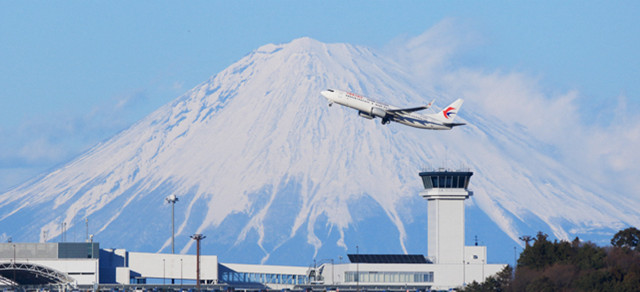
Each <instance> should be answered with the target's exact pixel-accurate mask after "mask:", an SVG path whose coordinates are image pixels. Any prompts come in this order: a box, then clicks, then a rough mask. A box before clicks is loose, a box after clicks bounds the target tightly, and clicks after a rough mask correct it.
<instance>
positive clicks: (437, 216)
mask: <svg viewBox="0 0 640 292" xmlns="http://www.w3.org/2000/svg"><path fill="white" fill-rule="evenodd" d="M472 175H473V172H471V171H450V170H445V169H438V170H434V171H424V172H421V173H420V176H421V177H422V183H423V184H424V190H423V191H422V192H420V195H421V196H422V197H423V198H425V199H427V200H428V204H429V207H428V208H429V210H428V214H427V216H428V220H429V222H428V225H429V226H428V229H429V231H428V236H429V238H428V244H429V247H428V252H429V257H430V258H431V260H432V261H433V263H435V264H461V263H463V261H464V250H465V247H464V200H466V199H467V198H469V196H472V195H473V192H472V191H469V190H467V187H468V185H469V180H470V178H471V176H472Z"/></svg>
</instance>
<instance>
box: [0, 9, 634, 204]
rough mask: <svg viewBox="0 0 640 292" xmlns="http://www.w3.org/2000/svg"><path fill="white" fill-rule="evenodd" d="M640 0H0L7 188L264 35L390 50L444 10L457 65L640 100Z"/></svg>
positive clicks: (590, 109)
mask: <svg viewBox="0 0 640 292" xmlns="http://www.w3.org/2000/svg"><path fill="white" fill-rule="evenodd" d="M638 15H640V2H638V1H597V2H596V1H586V2H585V1H486V2H476V1H188V2H182V1H108V2H98V1H59V2H57V1H11V2H10V1H4V0H0V88H2V90H0V100H1V101H2V106H1V107H0V137H2V138H0V192H3V191H6V190H8V189H9V188H11V187H13V186H16V185H17V184H20V183H22V182H24V181H25V180H27V179H29V178H31V177H33V176H35V175H38V174H40V173H42V172H44V171H46V170H48V169H51V168H54V167H56V166H59V165H60V164H62V163H64V162H67V161H69V160H70V159H72V158H73V157H75V156H77V155H78V154H80V153H82V151H84V150H86V149H88V148H89V147H91V146H93V145H95V144H96V143H98V142H100V141H102V140H105V139H107V138H109V137H111V136H112V135H113V134H115V133H117V132H118V131H121V130H123V129H125V128H126V127H128V126H129V125H131V124H132V123H134V122H135V121H137V120H139V119H141V118H142V117H144V116H145V115H147V114H149V113H150V112H152V111H153V110H155V109H157V108H158V107H160V106H161V105H163V104H165V103H167V102H169V101H170V100H172V99H174V98H176V97H178V96H179V95H181V94H182V93H184V92H185V91H186V90H188V89H190V88H192V87H194V86H195V85H197V84H199V83H201V82H203V81H205V80H206V79H207V78H209V77H210V76H212V75H215V74H216V73H218V72H219V71H221V70H222V69H224V68H226V67H227V66H229V65H230V64H232V63H234V62H235V61H237V60H239V59H240V58H241V57H242V56H244V55H246V54H248V53H249V52H251V51H252V50H254V49H256V48H258V47H259V46H262V45H264V44H267V43H286V42H290V41H291V40H293V39H296V38H299V37H303V36H308V37H311V38H314V39H317V40H319V41H322V42H327V43H334V42H345V43H351V44H356V45H365V46H369V47H373V48H384V47H385V46H388V45H390V44H392V43H393V41H394V40H398V39H403V38H411V37H414V36H417V35H420V34H421V33H423V32H425V31H427V30H428V29H430V28H431V27H433V26H435V25H437V24H438V23H441V22H442V21H443V20H451V21H452V22H453V23H454V24H455V25H456V26H457V27H458V31H464V32H465V35H466V36H467V37H468V38H466V39H465V42H464V46H463V47H462V48H458V50H459V52H458V53H457V58H456V59H455V63H456V64H453V66H465V67H470V68H474V69H476V70H483V71H486V72H493V71H496V72H520V73H523V74H527V75H528V76H532V77H533V78H535V79H537V80H539V83H540V84H542V86H543V88H544V90H545V91H548V92H551V93H553V92H566V91H570V90H577V91H579V92H580V101H579V105H580V110H579V112H580V113H581V114H582V115H583V117H582V119H583V120H585V121H586V122H589V120H590V119H589V116H590V115H597V113H598V112H597V110H598V108H599V107H611V106H612V105H613V104H615V103H616V101H617V100H618V99H619V97H620V96H624V97H626V100H627V106H628V109H626V110H627V112H630V113H632V114H635V115H637V113H638V111H637V109H638V108H639V107H638V104H639V103H640V102H639V100H640V74H639V72H640V71H638V68H640V53H639V52H640V24H639V20H638V17H637V16H638Z"/></svg>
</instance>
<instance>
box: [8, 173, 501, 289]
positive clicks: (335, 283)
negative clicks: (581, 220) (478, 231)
mask: <svg viewBox="0 0 640 292" xmlns="http://www.w3.org/2000/svg"><path fill="white" fill-rule="evenodd" d="M472 175H473V173H472V172H470V171H450V170H444V169H439V170H433V171H425V172H421V173H420V176H421V177H422V182H423V184H424V187H425V189H424V190H423V191H422V192H421V193H420V194H421V196H422V197H423V198H425V199H427V200H428V211H427V212H428V256H424V255H404V254H349V255H348V258H349V262H348V263H334V262H323V263H318V264H317V265H316V264H311V265H308V263H300V264H301V265H302V266H276V265H248V264H233V263H220V262H218V257H217V256H215V255H200V256H199V257H198V256H196V255H186V254H164V253H143V252H133V251H127V250H124V249H100V248H99V244H98V243H94V242H86V243H76V242H74V243H71V242H61V243H1V244H0V286H4V287H10V286H21V287H43V286H47V287H49V288H50V289H55V290H62V289H70V288H81V289H88V288H94V289H95V288H99V289H100V290H113V289H119V290H122V289H126V290H130V289H136V290H140V289H151V288H172V289H176V290H178V289H179V290H183V289H190V288H196V287H200V288H201V289H207V290H231V289H234V290H252V291H258V290H266V289H274V290H275V289H278V290H281V289H291V290H306V289H309V288H311V289H313V290H332V291H338V290H343V291H360V290H368V291H407V290H411V291H417V290H420V291H430V290H448V289H451V288H456V287H461V286H464V285H465V284H467V283H471V282H472V281H477V282H482V281H484V279H486V277H488V276H491V275H494V274H496V273H497V272H498V271H500V270H502V269H503V268H504V267H505V266H506V265H503V264H487V252H486V247H484V246H465V245H464V238H465V237H464V222H465V218H464V200H465V199H467V198H469V197H470V196H472V195H473V193H472V192H471V191H469V190H468V189H467V187H468V184H469V180H470V178H471V176H472ZM198 280H199V281H198Z"/></svg>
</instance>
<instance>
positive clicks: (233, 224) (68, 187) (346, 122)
mask: <svg viewBox="0 0 640 292" xmlns="http://www.w3.org/2000/svg"><path fill="white" fill-rule="evenodd" d="M415 84H416V83H415V78H413V76H412V72H410V71H408V70H406V68H405V67H404V66H402V65H400V63H399V62H397V61H396V60H395V59H393V58H390V57H387V56H386V55H384V54H382V53H379V52H378V51H376V50H374V49H370V48H366V47H361V46H354V45H349V44H325V43H321V42H318V41H316V40H313V39H309V38H301V39H296V40H294V41H292V42H290V43H287V44H280V45H274V44H268V45H265V46H262V47H260V48H258V49H257V50H255V51H253V52H252V53H250V54H248V55H247V56H245V57H244V58H242V59H241V60H239V61H238V62H237V63H235V64H233V65H231V66H230V67H228V68H227V69H225V70H223V71H222V72H220V73H218V74H217V75H215V76H213V77H212V78H210V79H209V80H207V81H206V82H204V83H202V84H200V85H198V86H197V87H195V88H193V89H192V90H190V91H188V92H186V93H185V94H184V95H182V96H180V97H178V98H177V99H176V100H174V101H173V102H171V103H170V104H167V105H165V106H163V107H161V108H160V109H158V110H156V111H155V112H153V113H152V114H150V115H149V116H147V117H145V118H144V119H142V120H141V121H139V122H137V123H136V124H134V125H132V126H131V127H130V128H128V129H126V130H124V131H122V132H121V133H119V134H117V135H116V136H114V137H112V138H111V139H108V140H106V141H104V142H102V143H100V144H98V145H96V146H95V147H93V148H92V149H90V150H89V151H87V152H86V153H84V154H83V155H81V156H79V157H78V158H76V159H74V160H73V161H71V162H69V163H68V164H66V165H63V166H62V167H60V168H58V169H55V170H54V171H52V172H50V173H46V174H43V175H41V176H39V177H37V178H34V179H32V180H30V181H28V182H26V183H24V184H23V185H21V186H18V187H16V188H14V189H12V190H10V191H8V192H6V193H4V194H2V195H0V233H2V236H3V237H9V236H11V237H12V238H13V240H15V241H59V240H67V241H73V240H84V239H85V228H88V230H89V233H92V234H94V235H95V237H94V240H96V241H99V242H100V244H101V246H102V247H117V248H126V249H129V250H134V251H148V252H170V250H171V229H170V228H171V206H169V205H168V204H167V203H166V202H165V200H164V198H165V197H167V196H169V195H172V194H173V195H176V196H177V197H178V198H179V201H178V202H177V203H176V205H175V212H176V213H175V214H176V215H175V220H176V252H180V253H187V252H194V250H195V246H194V244H193V243H194V241H193V240H191V239H190V238H189V235H191V234H194V233H202V234H204V235H206V236H207V238H206V239H205V240H203V241H202V248H203V253H205V254H216V255H219V256H220V259H221V261H227V262H238V263H269V264H296V265H300V264H304V265H306V264H308V263H311V262H312V261H313V260H314V259H327V258H331V259H334V258H338V256H344V255H345V254H346V253H354V252H355V248H356V246H358V248H359V251H360V252H363V253H421V254H426V250H427V246H426V242H427V240H426V233H427V227H426V226H427V223H426V221H427V218H426V217H427V215H426V210H427V202H426V201H425V200H424V199H422V198H421V197H420V196H419V192H420V191H421V189H422V184H421V180H420V177H419V176H418V173H419V172H420V171H421V170H423V169H426V168H437V167H449V168H469V169H471V170H472V171H473V172H474V175H473V177H472V179H471V185H470V189H472V190H473V191H474V196H473V197H471V199H470V200H467V203H466V205H467V210H468V211H467V241H471V240H472V239H471V238H473V237H475V236H478V237H479V239H480V240H481V242H483V243H485V244H487V245H488V248H489V258H490V259H491V258H492V255H497V259H498V260H501V261H506V260H507V259H509V258H510V257H511V256H512V255H513V247H514V246H516V245H519V244H520V243H519V241H518V237H519V236H520V235H523V234H531V235H533V234H534V233H535V232H537V231H538V230H542V231H544V232H547V233H550V234H552V235H554V236H555V237H557V238H561V239H572V237H575V236H580V237H581V238H586V239H593V240H599V238H610V235H611V234H613V232H615V231H616V230H618V229H619V228H620V227H622V226H624V225H629V224H630V225H636V226H637V225H640V224H639V223H640V219H639V218H638V215H637V210H638V209H640V203H639V201H638V200H637V199H630V198H627V197H624V196H617V195H615V194H614V191H613V190H610V189H607V188H606V186H602V185H600V184H597V183H595V182H594V181H593V180H591V179H590V178H589V177H588V176H585V175H583V174H582V173H580V172H579V171H578V170H576V169H572V168H570V167H567V166H566V165H564V164H562V163H560V162H558V161H557V160H556V159H555V157H554V154H553V153H552V152H553V151H549V150H548V149H547V147H546V145H545V143H544V142H541V141H539V140H537V139H536V138H534V137H532V136H531V135H529V133H528V130H527V129H523V128H522V127H518V126H517V125H507V124H504V123H500V122H499V121H497V120H496V119H495V118H494V117H492V116H489V115H486V114H484V113H483V112H482V111H479V110H477V109H476V108H474V106H473V102H467V103H466V104H465V106H463V107H462V110H461V111H460V112H459V115H458V118H457V119H459V120H458V121H459V122H465V123H467V125H466V126H462V127H457V128H455V129H453V130H452V131H426V130H419V129H413V128H409V127H406V126H403V125H399V124H391V125H381V124H380V123H379V120H378V121H375V120H374V121H371V120H366V119H363V118H360V117H358V115H357V113H355V112H354V111H351V110H349V109H344V108H339V107H331V108H330V107H328V106H327V103H326V100H325V99H324V98H323V97H321V96H320V91H322V90H324V89H326V88H330V87H332V88H338V89H345V90H351V91H353V92H356V93H360V94H363V95H366V96H369V97H372V98H374V99H377V100H383V101H385V102H387V103H390V104H394V105H397V106H414V105H419V104H423V103H424V102H425V101H427V100H430V99H431V97H436V96H433V95H434V94H433V92H429V93H428V90H425V89H424V85H420V86H416V85H415ZM442 91H445V90H442ZM457 97H462V98H465V99H467V100H469V98H468V97H466V96H455V97H451V98H449V96H448V95H447V94H441V95H440V96H438V98H439V99H438V101H437V104H436V105H435V106H434V107H435V108H438V104H440V106H442V105H446V104H448V103H450V102H451V101H453V100H454V99H455V98H457ZM435 110H439V109H435ZM85 220H88V223H87V221H85ZM468 244H469V242H468ZM495 259H496V257H494V260H495Z"/></svg>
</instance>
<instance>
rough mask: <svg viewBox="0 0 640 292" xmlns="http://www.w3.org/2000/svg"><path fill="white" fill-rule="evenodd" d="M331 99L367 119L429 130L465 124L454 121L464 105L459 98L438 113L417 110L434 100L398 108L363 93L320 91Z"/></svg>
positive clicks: (333, 90)
mask: <svg viewBox="0 0 640 292" xmlns="http://www.w3.org/2000/svg"><path fill="white" fill-rule="evenodd" d="M320 94H322V96H324V97H325V98H326V99H327V100H328V101H329V106H331V105H332V104H334V103H337V104H339V105H342V106H346V107H350V108H352V109H356V110H358V115H360V116H361V117H363V118H365V119H370V120H372V119H374V118H376V117H378V118H381V119H382V124H383V125H386V124H389V123H390V122H397V123H400V124H404V125H407V126H411V127H415V128H420V129H429V130H451V129H452V128H453V127H457V126H462V125H465V124H464V123H454V122H453V119H455V117H456V114H457V113H458V110H460V106H462V102H463V100H462V99H457V100H456V101H454V102H453V103H452V104H450V105H449V106H447V107H445V108H444V109H443V110H442V111H440V112H439V113H436V114H426V115H420V114H417V113H415V112H417V111H421V110H425V109H428V108H429V107H430V106H431V105H432V104H433V101H431V102H430V103H428V104H427V105H423V106H418V107H412V108H397V107H395V106H391V105H387V104H384V103H381V102H377V101H374V100H371V99H368V98H366V97H364V96H362V95H359V94H355V93H351V92H348V91H342V90H337V89H327V90H323V91H322V92H320Z"/></svg>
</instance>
